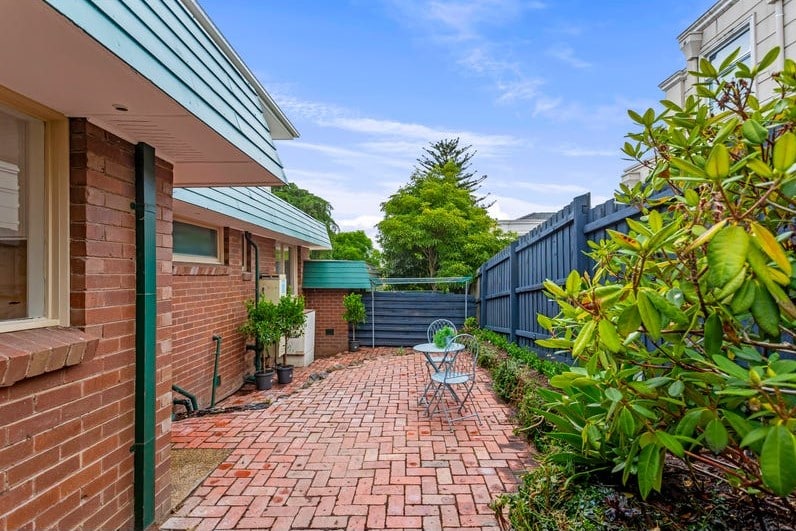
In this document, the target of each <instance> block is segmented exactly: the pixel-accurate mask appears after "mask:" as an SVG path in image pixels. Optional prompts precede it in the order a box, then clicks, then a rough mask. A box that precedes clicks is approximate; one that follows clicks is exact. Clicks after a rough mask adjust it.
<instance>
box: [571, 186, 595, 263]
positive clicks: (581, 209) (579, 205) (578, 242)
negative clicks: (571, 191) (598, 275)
mask: <svg viewBox="0 0 796 531" xmlns="http://www.w3.org/2000/svg"><path fill="white" fill-rule="evenodd" d="M590 208H591V194H583V195H579V196H578V197H576V198H575V199H573V200H572V220H573V228H572V230H573V232H574V236H575V237H574V238H572V239H571V251H570V252H571V253H572V257H573V258H574V265H575V269H577V270H578V272H579V273H580V274H581V275H582V274H583V273H584V272H585V271H586V270H587V269H588V267H589V259H588V257H587V256H586V255H585V254H584V253H586V252H587V251H588V250H589V246H588V245H587V244H586V230H585V229H586V224H587V223H588V222H589V209H590Z"/></svg>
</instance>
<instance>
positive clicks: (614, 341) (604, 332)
mask: <svg viewBox="0 0 796 531" xmlns="http://www.w3.org/2000/svg"><path fill="white" fill-rule="evenodd" d="M598 332H599V333H600V343H602V344H603V345H605V348H607V349H608V350H610V351H611V352H614V353H616V352H619V351H620V350H622V341H621V340H620V339H619V335H618V334H617V333H616V327H615V326H614V324H613V323H612V322H611V321H609V320H607V319H600V324H599V325H598Z"/></svg>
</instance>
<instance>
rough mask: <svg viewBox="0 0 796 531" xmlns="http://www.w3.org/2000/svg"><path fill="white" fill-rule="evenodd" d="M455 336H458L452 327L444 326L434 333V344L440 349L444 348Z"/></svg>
mask: <svg viewBox="0 0 796 531" xmlns="http://www.w3.org/2000/svg"><path fill="white" fill-rule="evenodd" d="M454 335H456V331H455V330H454V329H453V328H451V327H450V326H443V327H442V328H440V329H439V330H437V331H436V332H434V344H435V345H437V346H438V347H439V348H444V347H446V346H447V345H448V342H449V341H450V340H451V339H453V336H454Z"/></svg>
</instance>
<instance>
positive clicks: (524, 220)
mask: <svg viewBox="0 0 796 531" xmlns="http://www.w3.org/2000/svg"><path fill="white" fill-rule="evenodd" d="M553 214H554V213H553V212H532V213H531V214H526V215H524V216H522V217H519V218H517V219H499V220H498V222H497V224H498V227H500V228H501V229H502V230H504V231H506V232H516V233H517V236H522V235H524V234H527V233H528V232H530V231H531V229H533V228H535V227H538V226H539V225H541V224H542V223H544V222H545V221H547V218H549V217H550V216H552V215H553Z"/></svg>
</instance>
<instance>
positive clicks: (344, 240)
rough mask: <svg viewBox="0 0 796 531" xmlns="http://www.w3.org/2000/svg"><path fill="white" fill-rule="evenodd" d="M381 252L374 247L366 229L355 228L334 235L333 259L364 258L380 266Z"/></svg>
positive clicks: (375, 265)
mask: <svg viewBox="0 0 796 531" xmlns="http://www.w3.org/2000/svg"><path fill="white" fill-rule="evenodd" d="M380 257H381V254H380V253H379V250H378V249H374V248H373V242H372V241H371V240H370V238H368V236H367V234H365V231H362V230H355V231H351V232H340V233H337V234H334V235H332V252H331V256H330V258H331V259H332V260H362V261H365V262H367V263H368V265H370V266H372V267H375V268H377V269H378V268H379V267H380V260H381V258H380Z"/></svg>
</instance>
